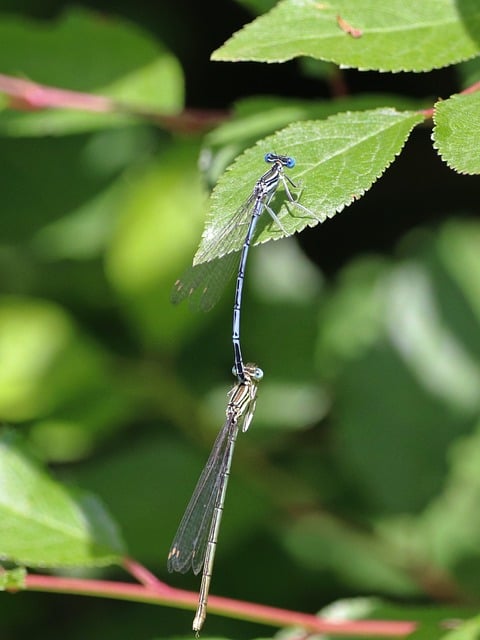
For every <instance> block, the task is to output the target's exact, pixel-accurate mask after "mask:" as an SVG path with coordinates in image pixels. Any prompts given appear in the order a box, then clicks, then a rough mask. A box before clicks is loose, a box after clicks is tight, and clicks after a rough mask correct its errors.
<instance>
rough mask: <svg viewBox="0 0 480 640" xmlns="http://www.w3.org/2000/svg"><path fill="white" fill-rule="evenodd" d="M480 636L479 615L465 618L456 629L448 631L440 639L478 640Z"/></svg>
mask: <svg viewBox="0 0 480 640" xmlns="http://www.w3.org/2000/svg"><path fill="white" fill-rule="evenodd" d="M479 637H480V616H476V617H475V618H472V619H471V620H467V621H466V622H464V623H463V624H461V625H460V626H459V627H458V629H454V630H453V631H449V632H448V633H446V634H445V635H443V636H442V640H478V638H479Z"/></svg>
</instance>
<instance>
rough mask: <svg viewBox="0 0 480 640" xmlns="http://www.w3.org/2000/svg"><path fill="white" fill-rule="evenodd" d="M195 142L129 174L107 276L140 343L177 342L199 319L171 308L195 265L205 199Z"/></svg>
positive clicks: (180, 145) (178, 146)
mask: <svg viewBox="0 0 480 640" xmlns="http://www.w3.org/2000/svg"><path fill="white" fill-rule="evenodd" d="M197 154H198V146H197V143H196V142H194V143H191V142H185V143H177V144H176V145H174V146H171V147H169V148H167V149H165V151H164V152H163V154H162V155H160V156H159V158H158V160H157V161H156V162H155V163H151V164H150V163H149V164H146V165H145V166H144V167H142V168H141V169H140V171H137V172H136V175H134V176H131V179H130V182H129V184H130V188H129V189H128V190H126V191H125V192H124V195H123V201H122V203H119V209H120V211H119V212H117V213H119V215H118V224H117V227H116V229H115V230H114V232H113V234H112V238H111V241H110V246H109V247H108V249H107V256H106V260H107V275H108V278H109V280H110V282H111V283H112V285H113V286H114V288H115V290H116V291H118V292H119V294H120V295H121V296H122V298H123V299H124V300H125V301H126V303H127V304H128V306H126V307H125V311H126V313H127V315H128V316H129V318H130V320H131V322H132V326H133V327H134V328H135V331H136V332H138V335H139V336H140V337H141V340H142V341H145V342H146V343H148V344H156V345H159V344H164V345H168V347H169V348H174V346H175V343H176V342H177V341H178V340H179V339H180V338H181V337H182V336H183V335H184V332H185V331H187V330H189V328H190V327H191V325H192V323H198V318H195V317H194V316H192V314H191V313H190V311H189V310H188V309H185V310H183V309H179V308H178V307H174V306H173V305H171V304H170V292H171V290H172V287H173V283H174V282H175V280H176V279H177V278H178V277H179V275H180V274H181V273H182V271H183V270H184V269H185V267H186V266H187V265H189V264H191V261H192V255H193V251H194V247H195V243H196V242H197V241H198V236H199V235H200V225H201V217H200V216H201V213H202V209H203V204H204V200H205V196H204V192H203V189H202V185H201V182H200V177H199V174H198V168H197V157H198V155H197Z"/></svg>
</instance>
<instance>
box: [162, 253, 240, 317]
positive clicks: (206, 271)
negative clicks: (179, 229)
mask: <svg viewBox="0 0 480 640" xmlns="http://www.w3.org/2000/svg"><path fill="white" fill-rule="evenodd" d="M239 261H240V255H239V252H238V251H237V252H235V253H230V254H229V255H228V256H223V258H217V259H215V260H212V261H211V262H204V263H202V264H198V265H195V266H193V267H189V268H188V269H187V270H186V271H185V273H183V275H182V276H181V277H180V278H179V279H178V280H177V281H176V282H175V284H174V285H173V289H172V293H171V295H170V300H171V301H172V302H173V303H174V304H178V303H180V302H182V301H183V300H185V299H186V298H189V301H190V306H191V307H192V308H193V309H196V310H201V311H210V309H212V308H213V307H214V306H215V305H216V304H217V302H218V301H219V299H220V297H221V295H222V293H223V290H224V289H225V286H226V285H227V283H228V282H229V280H230V279H231V278H232V275H233V273H234V272H235V269H236V268H238V264H239Z"/></svg>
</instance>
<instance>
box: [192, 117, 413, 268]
mask: <svg viewBox="0 0 480 640" xmlns="http://www.w3.org/2000/svg"><path fill="white" fill-rule="evenodd" d="M422 119H423V116H422V115H421V114H418V113H415V112H412V111H404V112H399V111H395V110H394V109H374V110H371V111H360V112H347V113H340V114H338V115H335V116H331V117H330V118H327V119H326V120H315V121H306V122H298V123H294V124H292V125H290V126H289V127H286V128H285V129H282V130H281V131H279V132H277V133H276V134H274V135H272V136H270V137H268V138H265V139H264V140H261V141H259V142H258V143H257V144H256V146H255V147H252V148H250V149H248V150H247V151H246V152H245V153H244V154H242V155H241V156H240V157H239V158H238V159H237V161H236V162H235V163H234V164H233V165H232V166H231V167H230V168H229V169H228V170H227V171H226V172H225V173H224V175H223V176H222V177H221V179H220V180H219V181H218V184H217V186H216V188H215V190H214V191H213V194H212V198H211V202H210V211H209V214H208V217H207V221H206V226H205V230H204V232H203V237H202V242H201V244H200V247H199V249H198V251H197V254H196V256H195V260H194V263H195V264H198V263H202V262H205V261H209V260H213V259H214V258H217V257H221V256H222V255H224V254H225V253H229V252H231V251H236V250H238V249H240V248H241V246H242V243H243V240H244V237H245V233H246V227H245V224H243V225H239V226H238V227H237V228H236V229H235V230H233V231H231V232H230V233H229V234H228V237H226V238H225V239H223V237H222V236H223V235H224V229H225V228H226V227H228V225H229V223H230V220H231V217H232V216H233V215H234V213H235V212H236V211H237V209H238V208H239V207H240V206H241V205H242V203H243V202H244V201H245V200H246V199H247V198H248V197H249V195H250V194H251V193H252V190H253V187H254V185H255V182H256V181H257V180H258V178H259V177H260V176H261V175H262V174H263V173H264V172H265V170H266V165H265V163H264V161H263V159H264V155H265V153H267V152H269V151H275V153H281V154H285V155H289V156H293V157H294V158H295V161H296V165H295V167H294V168H293V169H292V170H289V169H287V170H286V173H288V175H289V177H290V178H291V179H292V180H293V181H294V182H295V183H296V184H297V186H299V187H300V202H301V204H302V205H303V206H304V207H307V208H308V209H309V210H311V212H312V215H309V214H308V213H306V212H305V211H303V210H301V209H299V208H298V207H295V206H294V205H292V204H291V203H288V206H287V205H286V199H285V196H284V194H283V192H282V193H281V194H280V193H278V194H277V195H276V197H275V198H274V200H272V202H271V206H272V208H273V209H274V210H275V211H276V212H277V214H278V216H279V218H280V219H281V222H282V224H283V225H284V227H285V229H286V230H287V231H288V233H289V234H292V233H294V232H298V231H301V230H302V229H304V228H305V227H306V226H307V225H308V226H314V225H315V224H317V222H318V221H319V220H320V221H324V220H326V219H327V218H331V217H332V216H334V215H335V213H337V212H339V211H341V210H342V209H343V208H344V207H346V206H348V205H349V204H351V203H352V202H353V201H354V200H356V199H358V198H360V197H361V196H362V195H363V194H364V193H365V192H366V191H367V190H368V189H369V188H370V187H371V186H372V184H373V183H374V182H375V180H377V178H379V177H380V175H381V174H382V173H383V172H384V171H385V169H386V168H387V167H388V166H389V165H390V164H391V163H392V162H393V160H394V159H395V156H396V155H397V154H398V153H400V151H401V149H402V147H403V145H404V144H405V141H406V139H407V138H408V136H409V134H410V131H411V130H412V128H413V127H414V126H415V125H416V124H417V123H419V122H421V121H422ZM280 191H281V188H279V192H280ZM282 203H283V204H282ZM246 219H248V218H247V217H246ZM258 226H259V229H260V231H259V233H258V236H257V237H256V241H255V243H256V244H258V243H262V242H266V241H267V240H272V239H278V238H281V237H282V236H283V235H284V234H283V232H282V230H281V229H279V228H278V226H277V225H276V224H275V223H274V222H273V221H272V220H271V219H270V217H269V216H268V215H267V214H264V215H263V216H262V218H261V219H260V222H259V225H258ZM217 238H222V241H221V242H217Z"/></svg>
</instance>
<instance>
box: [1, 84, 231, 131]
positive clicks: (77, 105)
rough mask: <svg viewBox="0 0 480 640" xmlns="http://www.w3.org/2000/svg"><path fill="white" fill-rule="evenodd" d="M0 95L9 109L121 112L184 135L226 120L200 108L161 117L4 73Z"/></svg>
mask: <svg viewBox="0 0 480 640" xmlns="http://www.w3.org/2000/svg"><path fill="white" fill-rule="evenodd" d="M0 93H4V94H5V95H8V96H9V97H10V99H11V100H10V105H9V106H10V107H11V108H12V109H17V110H19V111H38V110H42V109H48V108H56V109H79V110H82V111H91V112H95V113H123V114H126V115H131V116H136V117H139V118H144V119H146V120H152V121H154V122H157V123H158V124H161V125H162V126H163V127H165V128H166V129H169V130H171V131H178V132H183V133H185V132H191V131H199V130H204V129H209V128H211V127H213V126H214V125H217V124H219V123H220V122H222V121H223V120H225V118H226V117H227V114H226V113H225V112H224V111H214V110H209V111H206V110H202V109H185V110H184V111H182V112H181V113H179V114H175V115H170V114H162V113H160V112H157V111H148V110H146V109H143V108H142V107H138V106H135V105H134V104H132V105H127V104H123V103H120V102H117V101H115V100H112V99H111V98H107V97H105V96H97V95H94V94H92V93H82V92H80V91H69V90H67V89H58V88H57V87H49V86H46V85H41V84H37V83H36V82H31V81H30V80H23V79H21V78H15V77H12V76H7V75H4V74H0Z"/></svg>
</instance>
